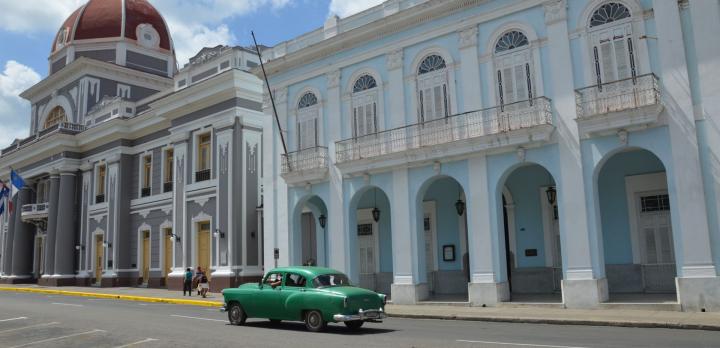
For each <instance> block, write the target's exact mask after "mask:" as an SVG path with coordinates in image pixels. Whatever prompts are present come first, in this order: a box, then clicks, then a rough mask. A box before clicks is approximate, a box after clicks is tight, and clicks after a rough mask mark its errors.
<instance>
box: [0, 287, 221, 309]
mask: <svg viewBox="0 0 720 348" xmlns="http://www.w3.org/2000/svg"><path fill="white" fill-rule="evenodd" d="M0 291H13V292H32V293H38V294H50V295H65V296H80V297H94V298H106V299H113V300H125V301H138V302H153V303H167V304H179V305H188V306H202V307H220V306H222V303H221V302H219V301H201V300H182V299H175V298H163V297H146V296H132V295H117V294H103V293H96V292H80V291H67V290H54V289H36V288H13V287H5V286H0Z"/></svg>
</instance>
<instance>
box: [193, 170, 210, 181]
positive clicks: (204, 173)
mask: <svg viewBox="0 0 720 348" xmlns="http://www.w3.org/2000/svg"><path fill="white" fill-rule="evenodd" d="M207 180H210V169H203V170H199V171H197V172H195V182H201V181H207Z"/></svg>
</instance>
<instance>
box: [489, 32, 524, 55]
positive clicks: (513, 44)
mask: <svg viewBox="0 0 720 348" xmlns="http://www.w3.org/2000/svg"><path fill="white" fill-rule="evenodd" d="M526 46H530V41H529V40H528V38H527V36H526V35H525V34H524V33H523V32H522V31H518V30H511V31H507V32H505V34H503V35H502V36H501V37H500V38H498V40H497V42H496V43H495V50H494V52H495V54H498V53H502V52H505V51H511V50H514V49H518V48H520V47H526Z"/></svg>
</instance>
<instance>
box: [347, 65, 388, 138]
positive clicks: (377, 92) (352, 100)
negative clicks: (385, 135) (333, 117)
mask: <svg viewBox="0 0 720 348" xmlns="http://www.w3.org/2000/svg"><path fill="white" fill-rule="evenodd" d="M364 77H367V78H369V79H371V80H372V81H374V82H375V86H374V87H369V88H366V89H364V90H359V89H356V88H355V85H356V84H357V82H359V81H360V79H363V78H364ZM369 79H368V80H366V81H369ZM367 86H369V85H366V87H367ZM345 91H346V92H345V93H344V94H343V97H342V98H343V101H344V102H345V104H346V107H347V108H348V109H347V112H348V115H349V119H348V121H347V122H346V123H345V124H346V126H345V127H346V129H347V130H348V133H349V134H352V136H356V135H357V132H356V131H357V130H356V120H355V117H356V108H358V107H363V108H367V107H369V105H372V104H374V108H373V109H374V119H373V120H366V122H368V121H369V122H371V125H374V131H376V132H379V131H381V130H383V129H386V128H387V127H386V123H387V120H385V93H384V86H383V81H382V78H381V76H380V74H379V73H378V72H377V71H376V70H375V69H372V68H370V67H363V68H360V69H358V70H356V71H355V72H353V73H352V75H350V78H349V80H348V83H347V85H346V87H345ZM371 133H374V132H370V133H368V134H371Z"/></svg>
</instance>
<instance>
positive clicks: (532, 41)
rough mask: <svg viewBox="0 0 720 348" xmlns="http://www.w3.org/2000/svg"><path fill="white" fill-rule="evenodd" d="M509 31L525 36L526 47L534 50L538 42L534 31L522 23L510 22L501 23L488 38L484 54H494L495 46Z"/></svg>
mask: <svg viewBox="0 0 720 348" xmlns="http://www.w3.org/2000/svg"><path fill="white" fill-rule="evenodd" d="M511 31H519V32H521V33H523V35H525V37H526V38H527V40H528V45H529V46H530V47H531V48H534V47H536V46H537V42H538V35H537V32H536V31H535V29H533V28H532V27H531V26H529V25H528V24H527V23H523V22H517V21H511V22H507V23H503V24H501V25H500V26H498V27H497V28H495V30H493V32H492V33H491V34H490V35H489V36H488V41H487V44H486V45H487V46H486V47H485V50H486V51H485V52H488V53H490V52H493V53H494V52H495V45H496V44H497V42H498V41H499V40H500V38H501V37H502V36H503V35H505V34H506V33H508V32H511Z"/></svg>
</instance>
